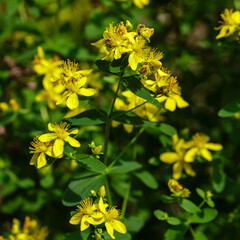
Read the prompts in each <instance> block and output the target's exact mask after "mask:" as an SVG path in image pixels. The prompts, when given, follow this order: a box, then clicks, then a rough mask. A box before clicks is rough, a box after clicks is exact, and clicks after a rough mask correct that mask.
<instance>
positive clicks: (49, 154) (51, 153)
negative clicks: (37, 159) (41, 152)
mask: <svg viewBox="0 0 240 240" xmlns="http://www.w3.org/2000/svg"><path fill="white" fill-rule="evenodd" d="M45 153H46V154H47V155H48V156H49V157H54V156H53V147H52V146H49V147H48V148H47V151H46V152H45Z"/></svg>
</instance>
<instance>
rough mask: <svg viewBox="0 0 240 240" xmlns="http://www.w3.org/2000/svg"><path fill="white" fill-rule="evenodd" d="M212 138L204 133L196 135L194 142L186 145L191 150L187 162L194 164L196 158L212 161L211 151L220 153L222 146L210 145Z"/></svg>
mask: <svg viewBox="0 0 240 240" xmlns="http://www.w3.org/2000/svg"><path fill="white" fill-rule="evenodd" d="M209 140H210V138H209V137H208V136H207V135H205V134H203V133H196V134H195V135H194V136H193V137H192V140H191V141H189V142H187V143H186V146H187V148H190V149H189V150H188V151H187V153H186V155H185V161H186V162H192V161H193V160H194V159H195V157H196V156H202V157H203V158H205V159H206V160H208V161H212V154H211V152H210V151H209V150H212V151H220V150H222V145H221V144H217V143H210V142H209Z"/></svg>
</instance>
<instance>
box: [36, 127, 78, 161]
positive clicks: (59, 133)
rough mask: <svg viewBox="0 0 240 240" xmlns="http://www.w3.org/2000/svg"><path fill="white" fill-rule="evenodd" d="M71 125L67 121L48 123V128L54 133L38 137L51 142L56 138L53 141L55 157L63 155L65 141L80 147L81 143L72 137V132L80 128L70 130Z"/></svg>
mask: <svg viewBox="0 0 240 240" xmlns="http://www.w3.org/2000/svg"><path fill="white" fill-rule="evenodd" d="M69 128H70V126H69V124H67V123H66V122H61V123H60V124H55V125H54V124H52V123H49V124H48V130H49V131H52V132H54V133H45V134H43V135H41V136H40V137H39V138H38V139H39V140H40V141H41V142H44V143H46V142H50V141H52V140H54V139H55V141H54V143H53V154H54V157H58V158H60V157H61V156H62V155H63V150H64V141H66V142H68V143H69V144H70V145H71V146H72V147H80V146H81V145H80V143H79V142H78V141H77V140H76V139H74V138H72V137H70V135H72V134H77V133H78V130H77V129H75V130H73V131H71V132H68V130H69Z"/></svg>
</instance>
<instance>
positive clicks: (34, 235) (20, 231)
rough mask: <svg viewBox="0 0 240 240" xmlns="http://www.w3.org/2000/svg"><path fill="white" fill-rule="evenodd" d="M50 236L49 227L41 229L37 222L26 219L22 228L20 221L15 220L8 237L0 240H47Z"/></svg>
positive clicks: (0, 237) (1, 237)
mask: <svg viewBox="0 0 240 240" xmlns="http://www.w3.org/2000/svg"><path fill="white" fill-rule="evenodd" d="M47 236H48V229H47V227H40V226H38V223H37V221H36V220H31V219H30V217H28V216H27V217H25V221H24V223H23V226H22V228H21V225H20V221H19V220H18V219H16V218H14V219H13V224H12V228H11V230H10V232H9V234H6V236H4V237H3V236H0V240H45V239H46V237H47Z"/></svg>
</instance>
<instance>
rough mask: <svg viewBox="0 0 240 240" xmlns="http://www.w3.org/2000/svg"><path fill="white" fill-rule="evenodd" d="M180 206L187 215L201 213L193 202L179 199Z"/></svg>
mask: <svg viewBox="0 0 240 240" xmlns="http://www.w3.org/2000/svg"><path fill="white" fill-rule="evenodd" d="M180 206H181V208H183V209H184V210H185V211H186V212H189V213H196V212H200V211H201V210H200V208H199V207H198V206H196V205H195V204H194V203H193V202H191V201H190V200H188V199H181V201H180Z"/></svg>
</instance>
